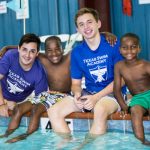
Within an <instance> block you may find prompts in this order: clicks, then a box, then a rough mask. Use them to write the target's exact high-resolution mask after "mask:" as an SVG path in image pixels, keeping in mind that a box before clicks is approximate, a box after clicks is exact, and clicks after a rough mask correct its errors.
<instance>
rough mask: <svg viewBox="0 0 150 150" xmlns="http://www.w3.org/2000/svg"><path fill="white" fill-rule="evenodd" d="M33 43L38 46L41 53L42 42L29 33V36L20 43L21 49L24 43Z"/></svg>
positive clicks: (23, 37) (26, 35) (24, 37)
mask: <svg viewBox="0 0 150 150" xmlns="http://www.w3.org/2000/svg"><path fill="white" fill-rule="evenodd" d="M31 42H34V43H36V44H37V51H39V50H40V44H41V41H40V38H39V37H38V36H37V35H35V34H33V33H27V34H25V35H23V36H22V37H21V40H20V42H19V47H21V46H22V45H23V44H24V43H31Z"/></svg>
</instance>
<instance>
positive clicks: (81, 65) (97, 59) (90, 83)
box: [71, 35, 123, 93]
mask: <svg viewBox="0 0 150 150" xmlns="http://www.w3.org/2000/svg"><path fill="white" fill-rule="evenodd" d="M100 36H101V42H100V45H99V47H98V48H97V49H96V50H95V51H92V50H91V49H90V48H89V47H88V45H87V43H86V42H85V41H83V42H82V43H81V44H80V45H78V46H77V47H75V48H74V49H73V51H72V53H71V77H72V78H73V79H82V77H83V76H84V77H85V86H86V89H87V91H90V92H96V93H97V92H99V91H101V90H102V89H104V88H105V87H106V86H107V85H108V84H109V83H111V82H112V81H113V80H114V65H115V64H116V63H117V62H118V61H120V60H122V59H123V57H122V56H121V54H120V52H119V45H120V44H119V42H118V41H117V43H116V44H115V46H114V47H112V46H110V44H109V43H108V42H107V41H106V39H105V37H104V36H103V35H100Z"/></svg>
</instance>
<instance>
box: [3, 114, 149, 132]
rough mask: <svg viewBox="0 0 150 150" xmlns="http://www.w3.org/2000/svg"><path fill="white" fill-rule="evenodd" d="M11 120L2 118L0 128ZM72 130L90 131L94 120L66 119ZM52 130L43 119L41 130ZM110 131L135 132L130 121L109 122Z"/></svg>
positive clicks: (26, 121)
mask: <svg viewBox="0 0 150 150" xmlns="http://www.w3.org/2000/svg"><path fill="white" fill-rule="evenodd" d="M9 121H10V118H6V117H0V126H8V124H9ZM66 121H67V122H68V124H69V127H70V128H71V130H74V131H88V130H89V129H90V126H91V124H92V119H66ZM28 124H29V118H28V117H23V118H22V120H21V124H20V126H24V127H26V126H28ZM143 124H144V129H145V133H150V121H143ZM46 127H47V128H50V124H48V118H41V121H40V128H46ZM108 130H118V131H123V132H133V131H132V126H131V121H130V120H108Z"/></svg>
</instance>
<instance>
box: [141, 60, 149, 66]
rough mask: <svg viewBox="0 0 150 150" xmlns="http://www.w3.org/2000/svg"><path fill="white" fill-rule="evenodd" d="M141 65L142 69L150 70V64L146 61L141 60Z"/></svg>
mask: <svg viewBox="0 0 150 150" xmlns="http://www.w3.org/2000/svg"><path fill="white" fill-rule="evenodd" d="M141 63H142V64H143V66H144V67H146V68H150V62H149V61H146V60H141Z"/></svg>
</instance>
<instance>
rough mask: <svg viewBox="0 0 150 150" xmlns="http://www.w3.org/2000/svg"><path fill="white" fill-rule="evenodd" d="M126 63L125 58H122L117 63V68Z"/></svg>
mask: <svg viewBox="0 0 150 150" xmlns="http://www.w3.org/2000/svg"><path fill="white" fill-rule="evenodd" d="M124 65H125V61H124V60H120V61H118V62H117V63H116V64H115V67H116V68H118V69H119V68H122V67H123V66H124Z"/></svg>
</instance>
